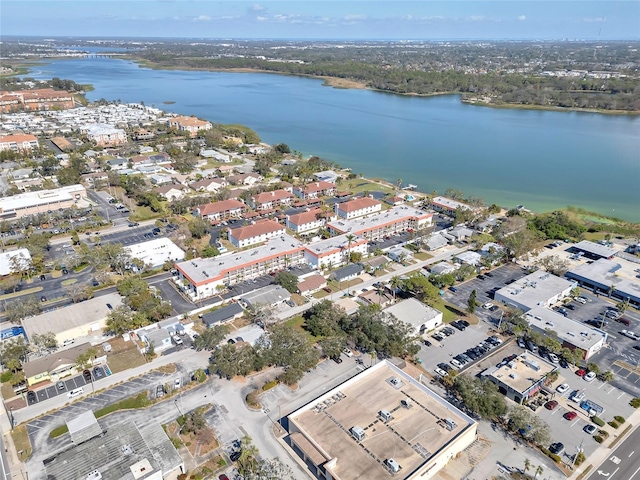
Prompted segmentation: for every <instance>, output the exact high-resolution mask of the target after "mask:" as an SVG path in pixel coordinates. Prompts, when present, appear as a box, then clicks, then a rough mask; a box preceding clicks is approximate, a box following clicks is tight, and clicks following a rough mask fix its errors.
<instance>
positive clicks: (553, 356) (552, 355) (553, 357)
mask: <svg viewBox="0 0 640 480" xmlns="http://www.w3.org/2000/svg"><path fill="white" fill-rule="evenodd" d="M549 360H551V363H560V359H559V358H558V356H557V355H556V354H555V353H550V354H549Z"/></svg>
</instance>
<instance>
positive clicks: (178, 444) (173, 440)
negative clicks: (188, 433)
mask: <svg viewBox="0 0 640 480" xmlns="http://www.w3.org/2000/svg"><path fill="white" fill-rule="evenodd" d="M171 443H173V446H174V448H176V449H178V448H180V447H181V446H182V440H180V439H179V438H174V437H171Z"/></svg>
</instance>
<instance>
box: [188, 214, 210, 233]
mask: <svg viewBox="0 0 640 480" xmlns="http://www.w3.org/2000/svg"><path fill="white" fill-rule="evenodd" d="M188 226H189V232H191V236H192V237H194V238H202V237H204V236H205V235H207V234H208V233H209V230H210V229H211V224H210V223H209V222H207V221H206V220H204V219H203V218H200V217H197V218H194V219H193V220H191V221H190V222H189V224H188Z"/></svg>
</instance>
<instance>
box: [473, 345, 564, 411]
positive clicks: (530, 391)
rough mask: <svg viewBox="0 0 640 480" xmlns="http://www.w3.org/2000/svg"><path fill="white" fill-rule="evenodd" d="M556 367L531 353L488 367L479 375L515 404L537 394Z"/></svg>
mask: <svg viewBox="0 0 640 480" xmlns="http://www.w3.org/2000/svg"><path fill="white" fill-rule="evenodd" d="M555 369H556V366H555V365H554V364H553V363H550V362H548V361H546V360H545V359H543V358H540V357H538V356H537V355H534V354H532V353H531V352H525V353H522V354H520V356H518V357H516V358H515V359H513V360H511V361H510V362H509V363H506V364H504V365H502V364H498V366H495V367H489V368H488V369H487V370H485V371H484V372H482V373H481V376H482V377H483V378H486V379H488V380H490V381H491V382H493V383H494V384H496V385H497V386H498V390H499V391H500V393H502V394H503V395H505V396H507V397H508V398H510V399H511V400H513V401H514V402H516V403H519V404H522V403H523V402H524V401H525V400H526V399H528V398H530V397H532V396H534V395H535V394H536V393H538V392H539V391H540V390H541V389H542V386H543V385H544V383H545V380H546V379H547V375H548V374H550V373H551V372H553V371H554V370H555Z"/></svg>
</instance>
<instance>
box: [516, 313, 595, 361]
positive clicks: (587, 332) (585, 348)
mask: <svg viewBox="0 0 640 480" xmlns="http://www.w3.org/2000/svg"><path fill="white" fill-rule="evenodd" d="M524 318H525V319H526V320H527V322H528V323H529V326H530V327H532V328H534V329H536V330H538V331H539V332H540V333H543V334H545V335H546V334H548V331H552V332H555V333H556V334H557V335H558V340H559V341H560V342H561V343H562V346H563V347H567V348H569V349H571V350H575V349H579V350H582V352H583V354H582V359H583V360H589V358H590V357H591V356H592V355H593V354H595V353H598V352H599V351H600V350H601V349H602V348H603V347H604V344H605V342H606V341H607V334H606V333H605V332H603V331H602V330H599V329H597V328H593V327H590V326H589V325H585V324H584V323H581V322H577V321H575V320H572V319H570V318H568V317H565V316H564V315H561V314H559V313H557V312H554V311H553V310H549V309H548V308H544V307H534V308H532V309H531V310H529V311H528V312H527V313H525V316H524Z"/></svg>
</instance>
